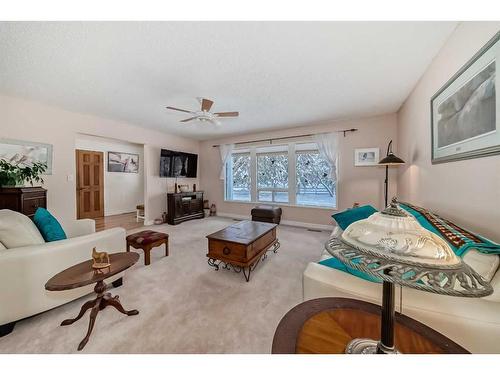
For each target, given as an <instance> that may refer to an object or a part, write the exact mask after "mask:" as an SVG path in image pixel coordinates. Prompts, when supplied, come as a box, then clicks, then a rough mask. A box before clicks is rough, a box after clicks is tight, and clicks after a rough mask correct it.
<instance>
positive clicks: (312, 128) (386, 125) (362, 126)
mask: <svg viewBox="0 0 500 375" xmlns="http://www.w3.org/2000/svg"><path fill="white" fill-rule="evenodd" d="M351 128H358V129H359V130H358V131H357V132H354V133H347V135H346V137H345V138H344V137H343V136H342V134H341V133H340V137H341V138H340V151H339V168H338V183H337V206H338V207H337V210H333V209H326V208H309V207H298V206H287V205H281V207H282V209H283V216H282V219H283V220H287V221H295V222H302V223H312V224H318V225H331V224H332V223H333V221H332V218H331V215H332V213H334V211H341V210H345V209H346V208H348V207H352V205H353V203H354V202H359V203H361V204H371V205H373V206H374V207H377V208H379V209H380V208H382V206H383V200H384V198H383V197H384V177H385V170H384V168H383V167H378V166H375V167H355V166H354V149H355V148H368V147H379V148H380V153H381V155H382V154H383V153H385V151H386V148H387V144H388V143H389V141H390V140H391V139H393V140H394V152H395V153H396V154H397V150H398V146H397V134H396V115H395V114H392V115H382V116H376V117H369V118H362V119H357V120H349V121H338V122H332V123H323V124H311V125H308V126H301V127H296V128H290V129H285V130H278V131H272V132H265V133H258V134H248V135H244V136H235V137H230V138H223V139H217V140H210V141H204V142H202V143H201V147H200V153H201V155H200V163H201V165H200V173H201V175H200V179H201V184H202V188H203V189H204V190H205V191H206V194H205V197H206V199H209V200H210V203H215V204H216V206H217V211H218V212H220V213H227V214H232V215H237V216H249V215H250V210H251V209H252V207H254V206H255V203H241V202H226V201H224V182H223V181H222V180H220V179H219V173H220V168H221V162H220V156H219V149H218V148H214V147H212V145H214V144H221V143H233V142H244V141H252V140H256V139H267V138H271V137H288V136H296V135H300V134H310V133H325V132H330V131H335V130H340V129H351ZM396 172H397V171H396V170H395V169H393V168H391V169H390V172H389V178H390V190H389V197H391V196H393V195H395V194H396V191H397V175H396Z"/></svg>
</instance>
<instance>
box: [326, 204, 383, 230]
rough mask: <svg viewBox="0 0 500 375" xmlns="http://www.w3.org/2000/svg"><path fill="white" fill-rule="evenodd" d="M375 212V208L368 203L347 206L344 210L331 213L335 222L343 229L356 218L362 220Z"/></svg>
mask: <svg viewBox="0 0 500 375" xmlns="http://www.w3.org/2000/svg"><path fill="white" fill-rule="evenodd" d="M375 212H377V210H376V209H375V208H373V207H372V206H370V205H368V204H367V205H366V206H361V207H355V208H349V209H347V210H345V211H342V212H339V213H336V214H333V215H332V217H333V219H334V220H335V221H336V222H337V224H338V226H339V227H340V228H342V230H345V229H346V228H347V227H348V226H349V225H351V224H352V223H354V222H355V221H358V220H363V219H366V218H368V217H370V216H371V215H372V214H374V213H375Z"/></svg>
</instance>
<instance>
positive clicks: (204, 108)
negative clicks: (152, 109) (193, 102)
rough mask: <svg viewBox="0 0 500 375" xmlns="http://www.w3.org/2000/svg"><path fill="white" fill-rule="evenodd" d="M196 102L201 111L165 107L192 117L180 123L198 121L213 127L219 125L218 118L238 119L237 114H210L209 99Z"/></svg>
mask: <svg viewBox="0 0 500 375" xmlns="http://www.w3.org/2000/svg"><path fill="white" fill-rule="evenodd" d="M197 99H198V101H199V102H200V104H201V109H200V110H199V111H188V110H185V109H180V108H175V107H167V108H168V109H171V110H174V111H180V112H186V113H190V114H192V115H194V116H193V117H190V118H187V119H184V120H181V122H188V121H192V120H198V121H209V122H211V123H212V124H215V125H221V123H220V121H219V120H218V119H219V117H238V116H239V112H210V108H212V105H213V104H214V102H213V101H212V100H209V99H205V98H197Z"/></svg>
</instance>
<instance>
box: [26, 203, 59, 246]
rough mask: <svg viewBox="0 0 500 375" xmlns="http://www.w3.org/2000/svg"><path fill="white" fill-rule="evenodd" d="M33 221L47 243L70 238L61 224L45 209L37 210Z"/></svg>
mask: <svg viewBox="0 0 500 375" xmlns="http://www.w3.org/2000/svg"><path fill="white" fill-rule="evenodd" d="M33 221H34V223H35V225H36V227H37V228H38V230H39V231H40V234H41V235H42V237H43V239H44V240H45V242H52V241H60V240H65V239H66V238H68V237H66V233H64V230H63V229H62V227H61V224H59V222H58V221H57V219H56V218H55V217H54V216H52V215H51V214H50V212H49V211H47V210H46V209H45V208H42V207H38V208H37V210H36V212H35V216H34V217H33Z"/></svg>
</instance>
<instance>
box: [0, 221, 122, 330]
mask: <svg viewBox="0 0 500 375" xmlns="http://www.w3.org/2000/svg"><path fill="white" fill-rule="evenodd" d="M125 236H126V232H125V229H123V228H113V229H108V230H105V231H102V232H97V233H93V234H89V235H86V236H80V237H76V238H70V239H67V240H62V241H54V242H47V243H44V244H42V245H34V246H26V247H18V248H13V249H6V250H2V251H0V284H1V285H4V286H6V287H4V288H0V306H1V307H0V324H2V322H3V323H5V322H9V321H15V320H18V319H20V318H22V317H26V316H31V315H34V314H37V313H39V312H42V311H46V310H48V309H50V308H52V307H54V306H58V305H60V304H61V302H60V299H61V296H63V295H64V293H65V292H49V291H46V290H45V283H46V282H47V281H48V280H49V279H50V278H51V277H52V276H54V275H55V274H57V273H59V272H61V271H63V270H65V269H66V268H69V267H71V266H73V265H75V264H78V263H80V262H83V261H85V260H89V259H91V257H92V248H93V247H96V248H97V249H98V250H99V251H106V252H108V253H116V252H123V251H125V246H126V241H125ZM111 280H113V278H111ZM9 301H10V302H9Z"/></svg>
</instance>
